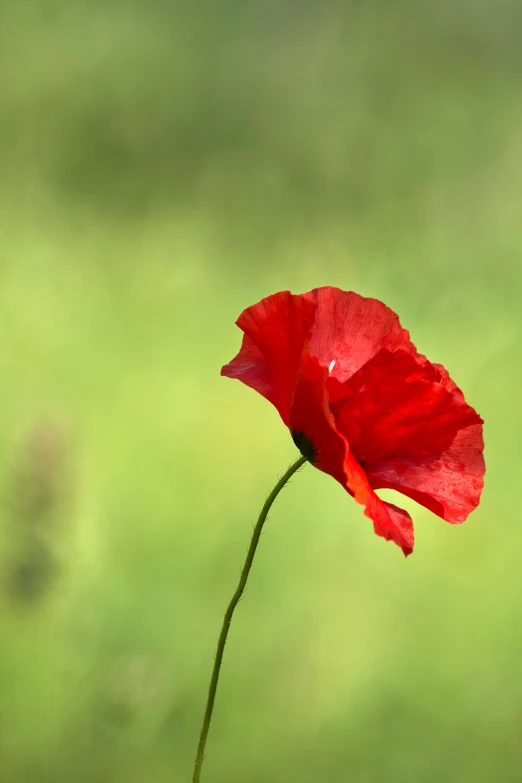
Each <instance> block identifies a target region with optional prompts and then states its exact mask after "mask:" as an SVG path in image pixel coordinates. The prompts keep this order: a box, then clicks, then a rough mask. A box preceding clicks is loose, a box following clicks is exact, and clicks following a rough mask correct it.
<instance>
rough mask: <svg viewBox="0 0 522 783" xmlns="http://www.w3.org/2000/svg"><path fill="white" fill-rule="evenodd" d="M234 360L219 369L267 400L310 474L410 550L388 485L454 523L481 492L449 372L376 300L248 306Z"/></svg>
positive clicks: (280, 297) (469, 433)
mask: <svg viewBox="0 0 522 783" xmlns="http://www.w3.org/2000/svg"><path fill="white" fill-rule="evenodd" d="M237 323H238V325H239V326H240V328H241V329H242V330H243V332H244V337H243V344H242V346H241V350H240V352H239V354H238V355H237V356H236V357H235V359H233V360H232V361H231V362H230V363H229V364H227V365H226V366H225V367H223V369H222V374H223V375H226V376H228V377H231V378H238V379H239V380H241V381H243V383H245V384H247V386H250V387H252V388H253V389H255V390H256V391H258V392H259V393H260V394H262V395H263V396H264V397H266V399H268V400H269V401H270V402H271V403H272V404H273V405H274V406H275V407H276V408H277V410H278V411H279V413H280V415H281V417H282V419H283V421H284V423H285V424H286V425H287V426H288V427H289V428H290V430H291V432H292V434H293V436H294V440H295V441H296V443H299V444H302V443H303V442H306V443H308V444H309V447H310V448H311V451H310V450H309V451H308V452H307V453H308V454H311V455H312V456H311V461H313V464H314V465H315V467H317V468H319V469H320V470H322V471H324V472H325V473H328V474H330V475H331V476H333V478H335V479H336V480H337V481H339V483H341V484H342V485H343V487H345V489H346V490H347V491H348V492H349V493H350V494H351V495H352V496H353V497H354V498H355V500H356V501H357V502H359V503H361V504H362V505H364V507H365V514H366V516H368V517H369V518H370V519H372V521H373V523H374V529H375V532H376V533H377V534H378V535H380V536H383V537H384V538H385V539H387V540H392V541H394V542H395V543H396V544H397V545H398V546H400V547H401V549H402V550H403V552H404V553H405V554H409V553H410V552H411V551H412V549H413V524H412V521H411V518H410V516H409V515H408V514H407V513H406V512H405V511H403V510H402V509H400V508H398V507H397V506H394V505H393V504H391V503H386V502H384V501H383V500H381V498H379V497H378V495H377V494H376V492H375V490H376V489H379V488H389V489H395V490H398V491H399V492H402V493H403V494H404V495H407V496H408V497H410V498H413V499H414V500H416V501H417V502H418V503H420V504H422V505H423V506H425V507H426V508H428V509H430V510H431V511H433V512H434V513H435V514H438V515H439V516H440V517H442V518H443V519H445V520H447V521H448V522H451V523H459V522H463V521H464V519H466V517H467V516H468V514H469V513H470V512H471V511H472V510H473V509H474V508H475V507H476V506H477V505H478V502H479V500H480V494H481V491H482V487H483V477H484V471H485V466H484V459H483V440H482V419H481V418H480V416H478V414H477V413H476V412H475V411H474V410H473V408H471V407H470V406H469V405H468V404H467V403H466V401H465V399H464V395H463V394H462V392H461V391H460V389H458V387H457V386H456V385H455V383H454V382H453V381H452V380H451V378H450V377H449V375H448V373H447V372H446V370H445V369H444V368H443V367H442V366H440V365H437V364H432V363H430V362H429V361H428V360H427V359H426V357H425V356H422V355H421V354H419V353H418V352H417V350H416V348H415V346H414V345H413V343H412V342H411V340H410V337H409V333H408V332H407V331H406V330H405V329H403V328H402V326H401V325H400V323H399V319H398V317H397V315H396V314H395V313H394V312H393V311H392V310H390V309H389V308H388V307H386V305H384V304H383V303H382V302H379V301H378V300H376V299H368V298H365V297H362V296H359V295H358V294H355V293H352V292H345V291H340V290H339V289H336V288H330V287H326V288H319V289H315V290H314V291H311V292H309V293H307V294H303V295H297V296H294V295H292V294H290V293H289V292H288V291H284V292H281V293H278V294H274V295H273V296H270V297H268V298H267V299H263V300H262V301H261V302H259V303H258V304H256V305H253V306H252V307H249V308H247V310H245V311H244V312H243V313H242V314H241V316H240V317H239V319H238V321H237Z"/></svg>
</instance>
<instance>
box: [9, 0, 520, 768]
mask: <svg viewBox="0 0 522 783" xmlns="http://www.w3.org/2000/svg"><path fill="white" fill-rule="evenodd" d="M521 83H522V4H520V2H519V1H518V0H476V2H473V3H472V2H467V1H466V0H452V1H451V2H450V0H441V2H438V3H433V2H428V0H397V2H384V0H382V1H381V2H379V1H378V0H359V1H358V2H355V0H354V2H346V3H339V2H333V0H331V1H330V0H323V2H321V3H320V2H312V1H311V0H308V1H306V0H302V2H300V3H299V2H295V0H294V1H292V0H277V2H276V1H275V0H265V2H260V1H259V0H258V1H257V2H256V1H255V0H246V1H245V0H243V2H237V1H235V0H221V1H220V2H216V3H212V2H207V3H201V2H199V3H198V2H195V3H182V2H167V1H166V0H163V1H162V0H149V2H148V3H146V2H143V1H142V2H138V1H137V0H104V1H103V2H96V0H89V1H87V0H85V2H81V0H70V2H68V3H63V2H58V0H55V1H54V2H53V1H52V0H23V2H19V1H18V0H2V4H1V10H0V367H1V378H2V382H1V386H0V432H1V437H0V503H1V511H2V513H1V519H0V524H1V527H0V566H1V573H0V609H1V611H0V780H1V781H2V783H15V782H16V783H21V782H25V781H27V782H28V783H32V781H37V782H38V783H60V782H61V781H64V782H65V781H67V783H70V781H75V783H83V782H84V781H85V782H86V783H87V781H88V782H89V783H90V782H91V781H96V782H98V781H99V783H120V781H122V782H123V781H125V783H149V781H155V782H157V783H163V781H165V783H167V781H168V782H169V783H175V782H177V781H179V783H183V782H184V781H188V780H190V779H191V774H192V763H193V759H194V756H195V749H196V744H197V738H198V733H199V726H200V721H201V717H202V711H203V707H204V700H205V696H206V688H207V682H208V677H209V674H210V668H211V665H212V661H213V656H214V651H215V644H216V638H217V633H218V629H219V625H220V622H221V619H222V616H223V612H224V609H225V605H226V603H227V601H228V600H229V598H230V595H231V593H232V591H233V589H234V587H235V584H236V582H237V578H238V576H239V571H240V566H241V563H242V560H243V558H244V555H245V553H246V548H247V543H248V539H249V535H250V532H251V529H252V526H253V523H254V520H255V517H256V516H257V513H258V511H259V508H260V506H261V504H262V502H263V501H264V499H265V497H266V494H267V493H268V491H269V490H270V489H271V487H272V486H273V484H274V483H275V480H276V478H277V477H278V476H279V475H280V474H281V473H282V472H283V471H284V470H285V469H286V467H287V466H288V465H289V464H290V462H292V461H293V459H294V458H295V448H294V446H293V444H292V442H291V439H290V437H289V435H288V433H287V432H286V431H285V429H284V427H283V426H282V424H281V422H280V420H279V418H278V415H277V414H276V412H275V410H274V409H272V407H271V406H270V405H269V404H268V403H267V402H265V401H264V400H263V399H262V398H261V397H259V396H258V395H256V394H255V393H254V392H252V391H250V390H248V389H246V388H245V387H243V386H241V384H239V383H232V382H230V381H228V380H226V379H222V378H220V377H219V370H220V367H221V365H222V364H223V363H225V362H227V361H228V360H229V359H230V358H231V357H232V356H233V355H234V354H235V352H236V351H237V349H238V346H239V344H240V333H239V331H238V330H237V328H236V327H235V326H234V321H235V319H236V317H237V316H238V314H239V313H240V311H241V310H242V309H243V308H244V307H246V306H248V305H250V304H252V303H253V302H255V301H257V300H259V299H260V298H261V297H263V296H266V295H268V294H270V293H273V292H274V291H277V290H281V289H285V288H290V289H291V290H292V291H294V292H296V293H297V292H301V291H305V290H309V289H310V288H312V287H314V286H319V285H327V284H328V285H336V286H339V287H341V288H344V289H353V290H356V291H358V292H359V293H362V294H364V295H368V296H375V297H378V298H380V299H382V300H384V301H385V302H386V303H387V304H389V305H390V306H391V307H393V308H394V309H395V310H396V311H397V312H398V313H399V314H400V316H401V320H402V322H403V324H404V325H405V326H407V327H408V328H409V329H410V330H411V333H412V336H413V339H414V341H415V343H416V344H417V345H418V347H419V348H420V349H421V350H422V351H423V352H424V353H426V354H427V355H428V356H429V357H430V359H432V360H433V361H438V362H442V363H444V365H446V366H447V368H448V369H449V370H450V372H451V374H452V376H453V377H454V378H455V379H456V381H457V382H458V384H459V385H460V386H462V388H463V389H464V390H465V392H466V396H467V398H468V399H469V401H470V403H471V404H473V405H474V406H475V407H476V408H477V409H478V411H479V412H480V413H481V414H482V416H483V417H484V419H485V422H486V425H485V435H486V446H487V448H486V458H487V464H488V473H487V477H486V478H487V481H486V488H485V491H484V495H483V501H482V504H481V506H480V507H479V509H478V510H477V511H476V512H475V513H474V514H473V515H472V517H471V518H470V519H469V521H468V522H467V523H466V524H465V525H463V526H461V527H459V528H452V527H451V526H449V525H447V524H445V523H444V522H442V521H441V520H439V519H438V518H437V517H434V516H432V515H431V514H429V512H427V511H425V510H423V509H422V508H420V507H418V506H416V505H415V504H414V503H412V502H409V501H407V500H405V501H403V499H402V498H401V499H400V504H401V505H404V506H405V507H407V508H408V510H409V511H410V512H411V513H412V514H413V516H414V520H415V523H416V533H417V544H416V551H415V553H414V555H413V556H412V557H411V558H409V559H408V560H407V561H406V560H404V558H403V557H402V555H401V553H400V551H399V550H398V549H397V548H396V547H393V546H392V545H391V544H386V543H384V542H383V541H382V540H380V539H377V538H376V537H375V536H374V534H373V532H372V529H371V524H370V523H369V522H368V520H366V519H365V518H364V517H363V514H362V511H361V509H360V508H359V507H357V506H356V505H355V504H354V503H353V501H352V500H351V499H350V498H349V496H348V495H346V493H344V492H343V490H342V489H341V488H340V487H339V486H338V485H337V484H336V483H335V482H334V481H333V480H332V479H330V478H329V477H328V476H325V475H323V474H321V473H319V472H318V471H315V470H313V469H312V468H310V467H308V468H306V469H304V470H303V472H302V473H300V474H299V475H298V476H296V477H295V479H294V480H293V482H292V485H291V486H290V487H289V488H287V489H286V490H285V492H284V493H283V495H282V496H281V497H280V498H279V500H278V502H277V504H276V506H275V508H274V509H273V511H272V513H271V516H270V518H269V521H268V524H267V527H266V529H265V533H264V534H263V538H262V542H261V546H260V550H259V552H258V556H257V559H256V562H255V564H254V569H253V572H252V575H251V580H250V583H249V586H248V589H247V592H246V595H245V598H244V599H243V601H242V602H241V604H240V606H239V609H238V612H237V614H236V618H235V621H234V624H233V628H232V632H231V636H230V639H229V646H228V648H227V651H226V656H225V665H224V669H223V676H222V680H221V683H220V688H219V693H218V700H217V706H216V711H215V715H214V722H213V725H212V729H211V734H210V739H209V744H208V749H207V757H206V763H205V767H204V772H203V779H204V780H205V781H208V783H212V781H214V782H215V783H218V782H224V781H226V782H227V783H229V781H249V782H251V783H265V781H274V783H277V782H278V781H281V783H283V782H284V783H294V782H295V783H308V782H310V783H316V782H317V781H319V782H321V781H347V783H348V782H349V783H354V782H355V781H357V783H377V782H378V783H380V782H381V781H397V782H399V781H400V783H418V781H423V783H428V782H430V783H438V782H439V781H442V780H444V781H450V782H455V783H460V782H462V783H467V781H473V782H474V783H489V782H490V781H498V782H499V783H510V782H511V781H513V783H515V782H517V783H518V782H519V781H520V780H521V776H522V771H521V770H522V569H521V550H522V527H521V514H520V496H519V491H518V490H519V487H520V481H521V468H522V465H521V460H520V440H521V437H522V421H521V415H520V388H521V381H522V378H521V362H520V339H521V336H522V334H521V332H522V328H521V318H520V301H521V293H522V289H521V283H522V264H521V254H522V185H521V183H522V89H521ZM383 494H384V495H385V496H387V495H386V493H383ZM391 495H392V493H389V496H390V497H391Z"/></svg>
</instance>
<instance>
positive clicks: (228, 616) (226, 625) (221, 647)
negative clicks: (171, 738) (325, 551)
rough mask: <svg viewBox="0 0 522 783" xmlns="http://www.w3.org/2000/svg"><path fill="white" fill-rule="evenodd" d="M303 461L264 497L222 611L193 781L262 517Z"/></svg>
mask: <svg viewBox="0 0 522 783" xmlns="http://www.w3.org/2000/svg"><path fill="white" fill-rule="evenodd" d="M306 461H307V460H306V457H299V459H298V460H297V462H294V464H293V465H291V466H290V467H289V468H288V470H287V471H286V473H285V474H284V476H282V477H281V478H280V479H279V481H278V482H277V484H276V485H275V487H274V489H273V490H272V492H271V493H270V495H269V496H268V497H267V499H266V502H265V505H264V506H263V508H262V509H261V513H260V515H259V519H258V520H257V522H256V526H255V528H254V532H253V533H252V540H251V541H250V546H249V548H248V553H247V556H246V560H245V564H244V566H243V570H242V571H241V577H240V579H239V584H238V586H237V588H236V592H235V593H234V595H233V596H232V600H231V601H230V603H229V605H228V607H227V611H226V612H225V618H224V620H223V625H222V627H221V633H220V634H219V640H218V645H217V650H216V658H215V661H214V668H213V669H212V677H211V678H210V685H209V689H208V698H207V706H206V709H205V715H204V717H203V726H202V727H201V734H200V738H199V745H198V752H197V756H196V764H195V767H194V776H193V778H192V783H199V779H200V775H201V767H202V766H203V758H204V755H205V745H206V744H207V736H208V731H209V729H210V721H211V719H212V710H213V709H214V701H215V699H216V691H217V686H218V680H219V673H220V670H221V664H222V662H223V653H224V651H225V644H226V642H227V636H228V632H229V629H230V623H231V622H232V616H233V614H234V610H235V608H236V606H237V605H238V603H239V599H240V598H241V596H242V595H243V591H244V589H245V586H246V583H247V579H248V575H249V573H250V569H251V568H252V563H253V561H254V555H255V553H256V549H257V545H258V543H259V539H260V537H261V531H262V530H263V525H264V524H265V520H266V518H267V515H268V512H269V511H270V508H271V506H272V503H273V502H274V500H275V499H276V497H277V496H278V495H279V493H280V492H281V490H282V489H283V487H284V486H285V484H286V483H287V481H288V480H289V479H290V478H291V477H292V476H293V475H294V473H295V472H296V471H298V470H299V468H300V467H301V465H304V463H305V462H306Z"/></svg>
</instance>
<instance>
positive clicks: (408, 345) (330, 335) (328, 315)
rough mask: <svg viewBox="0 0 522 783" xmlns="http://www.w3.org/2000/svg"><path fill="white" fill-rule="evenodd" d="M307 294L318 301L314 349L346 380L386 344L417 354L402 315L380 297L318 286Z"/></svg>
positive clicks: (391, 349)
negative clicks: (398, 314) (400, 316)
mask: <svg viewBox="0 0 522 783" xmlns="http://www.w3.org/2000/svg"><path fill="white" fill-rule="evenodd" d="M303 297H304V298H306V299H308V300H310V301H311V302H314V303H315V304H316V305H317V312H316V314H315V323H314V329H313V332H312V339H311V341H310V352H311V353H312V354H313V355H314V356H317V358H318V359H319V361H320V362H321V364H322V365H324V366H325V367H330V366H331V363H332V362H335V363H334V364H333V367H332V370H331V376H332V377H333V378H336V379H337V380H339V381H341V382H343V381H346V380H347V379H348V378H349V377H350V376H351V375H353V374H354V373H355V372H356V371H357V370H359V369H360V368H361V367H362V366H363V365H364V364H366V362H368V361H369V360H370V359H371V358H372V357H373V356H375V354H376V353H378V352H379V351H380V350H381V349H382V348H386V349H387V350H388V351H396V350H403V351H408V352H411V353H414V354H416V349H415V346H414V345H413V343H412V342H411V340H410V335H409V333H408V331H407V330H406V329H403V328H402V326H401V324H400V322H399V318H398V316H397V315H396V314H395V313H394V312H393V310H390V308H389V307H386V305H385V304H383V302H380V301H379V300H378V299H371V298H367V297H364V296H360V295H359V294H355V293H353V291H348V292H347V291H341V290H340V289H339V288H331V287H330V286H325V287H324V288H316V289H314V290H313V291H310V292H309V293H307V294H303Z"/></svg>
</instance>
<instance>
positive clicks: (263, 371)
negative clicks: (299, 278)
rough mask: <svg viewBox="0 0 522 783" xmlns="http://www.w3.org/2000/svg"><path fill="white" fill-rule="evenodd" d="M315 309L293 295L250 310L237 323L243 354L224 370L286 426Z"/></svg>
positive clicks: (268, 300)
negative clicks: (256, 394) (268, 405)
mask: <svg viewBox="0 0 522 783" xmlns="http://www.w3.org/2000/svg"><path fill="white" fill-rule="evenodd" d="M315 309H316V308H315V305H314V304H313V302H311V301H308V300H307V299H305V298H304V297H302V296H299V295H297V296H294V295H293V294H291V293H290V292H289V291H282V292H281V293H278V294H274V295H273V296H269V297H267V298H266V299H262V300H261V301H260V302H258V303H257V304H255V305H252V307H248V308H247V309H246V310H244V311H243V312H242V313H241V315H240V316H239V318H238V320H237V322H236V323H237V325H238V326H239V328H240V329H242V330H243V332H244V333H245V336H244V338H243V344H242V346H241V350H240V351H239V353H238V355H237V356H236V357H235V359H233V360H232V361H231V362H230V363H229V364H227V365H225V366H224V367H223V368H222V370H221V374H222V375H226V376H228V377H229V378H237V379H238V380H240V381H242V382H243V383H245V384H246V385H247V386H250V387H251V388H253V389H255V390H256V391H258V392H259V393H260V394H262V395H263V397H266V399H267V400H269V401H270V402H271V403H272V404H273V405H275V407H276V408H277V410H278V411H279V413H280V414H281V417H282V419H283V421H284V422H285V424H288V415H289V409H290V402H291V400H292V397H293V394H294V390H295V385H296V382H297V376H298V373H299V366H300V364H301V355H302V353H303V350H304V348H305V346H306V345H307V343H308V340H309V338H310V334H311V331H312V326H313V322H314V316H315Z"/></svg>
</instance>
